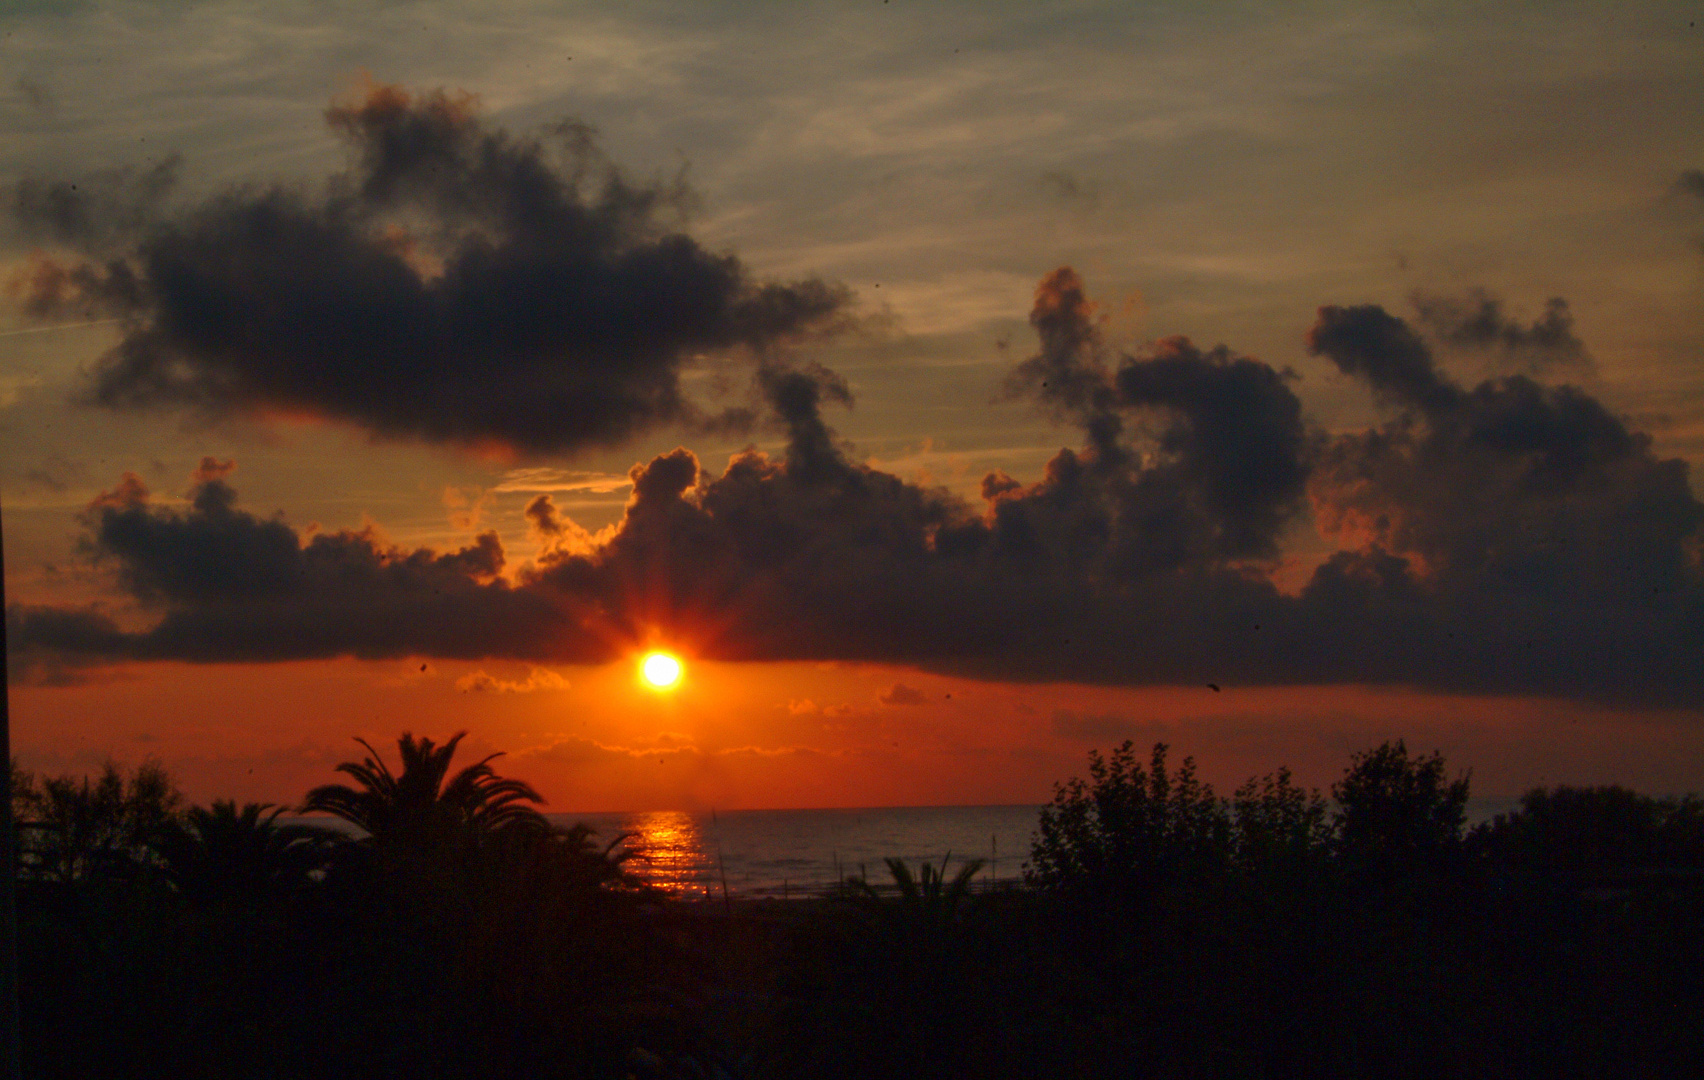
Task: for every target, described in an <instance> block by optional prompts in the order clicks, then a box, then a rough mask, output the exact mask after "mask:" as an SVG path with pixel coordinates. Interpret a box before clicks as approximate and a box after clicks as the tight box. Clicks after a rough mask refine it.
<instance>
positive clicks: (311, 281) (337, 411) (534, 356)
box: [13, 87, 849, 455]
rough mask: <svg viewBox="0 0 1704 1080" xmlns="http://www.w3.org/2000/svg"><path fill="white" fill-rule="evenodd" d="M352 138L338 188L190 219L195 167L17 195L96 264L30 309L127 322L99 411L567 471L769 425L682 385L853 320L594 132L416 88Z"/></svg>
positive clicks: (386, 93) (353, 123)
mask: <svg viewBox="0 0 1704 1080" xmlns="http://www.w3.org/2000/svg"><path fill="white" fill-rule="evenodd" d="M326 119H327V121H328V122H329V123H330V125H331V127H332V128H333V130H334V131H335V132H336V133H337V134H338V135H339V136H341V137H342V138H343V139H344V140H345V141H346V142H347V143H348V144H349V146H350V148H351V150H352V152H353V157H354V164H353V166H352V167H351V168H350V169H349V170H348V171H346V172H343V173H340V174H338V175H335V176H332V177H331V178H329V179H328V180H327V181H326V182H325V184H324V185H323V186H322V188H321V189H320V190H316V191H307V190H296V189H291V188H286V187H281V186H262V187H247V188H237V189H233V190H229V191H226V192H223V193H222V194H219V195H217V196H215V197H213V198H210V199H208V200H206V201H204V202H201V203H199V204H195V205H190V206H187V207H181V208H176V209H174V208H172V207H171V206H169V205H168V196H169V194H170V192H171V190H172V187H173V182H174V179H175V176H176V172H177V163H176V161H175V160H174V161H172V162H169V163H167V164H166V165H163V166H161V167H159V168H157V169H154V170H150V171H148V172H146V173H140V174H129V173H111V174H107V175H104V176H101V177H95V178H91V179H90V180H89V181H86V182H84V183H82V184H73V183H70V182H64V181H55V182H47V181H40V180H26V181H24V182H23V183H21V184H20V185H19V186H18V187H17V189H16V191H15V195H14V200H13V202H14V206H13V209H14V217H15V218H16V219H17V220H18V222H19V223H20V227H21V228H22V230H23V231H24V233H25V234H26V235H27V236H29V237H31V238H33V239H35V240H37V241H40V242H45V243H51V244H55V245H58V246H60V247H63V248H66V249H69V250H70V251H72V252H74V253H76V254H75V255H74V256H73V257H71V258H69V259H67V258H50V257H48V256H46V255H38V257H37V258H36V260H35V262H34V264H33V266H32V268H31V270H30V271H29V272H28V273H27V274H26V275H25V277H24V278H23V279H22V281H21V286H22V290H23V294H24V300H25V306H26V308H27V310H29V311H30V312H31V313H33V314H34V315H36V316H38V317H44V318H63V317H67V316H69V315H85V316H87V315H105V316H116V317H119V318H121V319H122V320H123V328H124V338H123V341H122V342H121V343H120V344H119V345H118V346H117V348H115V349H114V350H113V351H112V352H111V353H110V354H108V355H107V356H106V357H105V358H104V359H102V361H101V362H100V364H99V366H98V368H97V369H96V370H95V372H94V373H93V380H92V384H91V385H90V386H89V388H88V390H87V394H88V397H89V399H90V400H92V401H94V402H96V403H99V404H101V405H104V406H108V407H112V408H126V409H129V408H156V407H170V408H180V409H189V410H192V411H194V412H197V413H200V414H203V415H209V416H220V415H225V414H229V413H234V412H241V413H246V414H259V415H279V414H287V415H309V416H315V417H322V418H327V419H331V420H335V421H340V422H346V423H350V424H354V425H357V426H359V427H361V428H364V429H366V430H368V431H371V432H373V433H375V434H377V435H380V436H383V437H387V438H398V439H418V440H425V441H429V442H441V443H450V444H456V445H460V446H463V447H468V448H472V449H476V450H487V451H490V450H495V451H500V452H506V453H511V454H522V455H540V454H552V453H563V452H571V451H575V450H579V449H583V448H587V447H593V446H612V445H617V444H620V443H622V442H624V441H626V440H628V439H630V438H633V437H635V436H637V435H640V434H642V433H645V432H647V431H650V430H654V429H656V428H658V427H661V426H666V425H684V426H686V427H688V428H693V427H732V428H736V429H737V428H739V427H741V426H743V425H746V424H749V423H750V421H751V419H752V416H751V413H750V411H749V410H748V409H745V408H743V407H737V406H736V407H730V408H725V409H722V410H719V411H706V409H705V407H704V406H703V405H701V404H699V403H695V402H693V401H691V400H689V399H688V398H687V397H686V396H685V395H684V394H683V393H682V388H681V379H680V375H681V371H682V369H683V368H685V367H686V366H688V365H690V364H693V363H694V362H696V361H697V360H698V359H699V358H701V357H702V356H703V355H704V354H709V353H742V352H743V353H747V354H764V353H767V352H769V351H770V350H773V349H776V348H778V347H781V346H784V345H786V344H788V343H790V342H794V341H797V340H800V339H802V338H805V337H808V336H810V335H813V334H817V333H821V332H825V331H828V330H830V329H832V328H834V327H835V326H837V325H839V324H840V323H841V322H843V321H844V318H845V315H846V311H847V308H848V305H849V294H848V293H847V291H846V290H845V289H844V288H842V287H840V286H836V285H832V284H829V283H827V282H824V281H820V280H816V279H807V280H803V281H798V282H791V283H778V282H764V281H758V280H756V279H754V278H753V277H752V275H751V273H750V272H749V271H748V270H747V269H746V268H745V267H744V266H743V265H742V264H741V262H740V261H739V260H738V259H737V258H736V257H734V256H733V255H729V254H722V253H716V252H712V251H709V250H707V249H705V248H704V247H702V246H701V245H700V244H699V243H698V242H697V241H695V240H693V239H692V238H691V237H690V236H688V235H686V234H685V233H684V232H681V231H679V229H678V228H676V227H673V226H672V225H671V221H673V219H674V218H676V217H678V213H677V212H678V211H679V210H680V209H681V208H682V205H683V202H684V200H685V199H686V192H685V190H684V189H683V188H682V187H681V186H680V185H678V184H675V185H667V184H665V185H651V186H647V185H642V184H635V183H633V182H632V181H630V180H628V179H627V178H626V177H624V176H623V175H622V174H621V173H620V172H619V171H618V170H617V169H615V168H614V167H613V166H612V165H610V164H609V163H608V162H606V161H605V160H604V159H603V158H602V157H601V156H600V155H599V154H598V151H597V149H596V146H595V143H594V142H593V139H592V132H591V131H590V130H589V129H588V128H585V127H584V126H582V125H578V124H575V123H572V122H565V123H562V124H559V125H556V126H555V127H553V128H551V129H549V130H548V131H546V132H544V133H542V134H541V135H539V136H536V137H520V136H515V135H512V134H510V133H508V132H506V131H503V130H500V129H494V128H491V127H489V126H488V125H486V124H485V123H483V122H482V121H481V120H480V119H479V117H478V116H477V114H476V112H475V109H474V107H473V103H472V101H471V99H468V98H465V97H462V98H457V97H452V96H449V95H447V94H444V93H442V92H438V93H428V94H421V95H418V96H411V95H409V94H407V93H405V92H403V91H400V90H397V89H395V88H391V87H376V88H374V89H373V90H372V91H371V92H370V93H369V94H368V95H367V96H366V98H365V99H364V100H362V101H360V102H358V103H355V104H349V105H340V106H335V107H333V108H331V109H330V110H328V111H327V113H326Z"/></svg>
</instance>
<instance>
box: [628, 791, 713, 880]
mask: <svg viewBox="0 0 1704 1080" xmlns="http://www.w3.org/2000/svg"><path fill="white" fill-rule="evenodd" d="M626 830H627V831H628V832H629V833H631V834H632V835H631V837H630V838H629V839H628V840H627V841H626V845H625V846H626V847H627V848H628V849H629V850H632V851H636V852H638V853H639V856H638V857H637V858H634V859H632V860H631V861H630V862H629V863H628V864H627V865H628V869H629V870H630V871H631V872H632V873H633V874H635V875H636V876H638V877H639V878H641V879H642V880H644V881H646V882H649V883H650V884H652V885H655V886H657V887H658V888H660V889H664V890H666V891H668V892H672V893H677V894H686V893H689V892H690V893H697V892H699V891H701V890H702V889H703V888H704V884H699V883H707V882H708V881H709V879H710V877H711V876H712V875H713V874H714V872H715V863H714V861H713V859H712V857H711V855H710V854H709V849H708V848H707V846H706V844H705V838H704V834H703V832H702V830H700V829H699V827H698V822H697V821H695V820H694V819H693V816H692V815H691V814H689V813H686V812H685V811H682V810H655V811H651V812H649V813H644V814H638V815H635V820H633V821H631V822H629V823H627V826H626Z"/></svg>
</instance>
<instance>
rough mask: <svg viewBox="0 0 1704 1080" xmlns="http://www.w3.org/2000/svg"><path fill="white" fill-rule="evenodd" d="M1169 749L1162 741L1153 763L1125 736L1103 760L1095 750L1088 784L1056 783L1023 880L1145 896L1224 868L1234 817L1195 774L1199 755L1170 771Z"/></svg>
mask: <svg viewBox="0 0 1704 1080" xmlns="http://www.w3.org/2000/svg"><path fill="white" fill-rule="evenodd" d="M1167 749H1168V748H1167V747H1166V744H1164V743H1155V744H1154V749H1153V753H1152V755H1151V756H1150V758H1149V765H1148V767H1147V768H1143V766H1142V764H1141V763H1140V762H1139V761H1137V760H1136V751H1135V747H1134V745H1133V744H1132V743H1130V742H1128V741H1126V742H1125V743H1124V744H1123V745H1121V746H1119V747H1117V748H1116V749H1115V750H1113V752H1112V755H1111V756H1110V757H1106V758H1103V757H1102V756H1101V755H1100V754H1099V753H1098V752H1096V751H1090V753H1089V777H1090V780H1089V782H1085V781H1083V780H1081V779H1078V778H1073V779H1071V780H1068V781H1066V782H1065V783H1063V784H1060V785H1056V786H1055V788H1054V794H1053V801H1052V802H1051V803H1050V804H1048V805H1047V806H1046V807H1043V808H1042V811H1041V819H1040V821H1039V823H1038V824H1037V827H1036V835H1035V841H1034V843H1033V844H1032V845H1031V848H1030V861H1029V864H1028V865H1027V866H1026V867H1025V868H1024V880H1025V881H1026V882H1028V883H1030V884H1031V885H1039V886H1042V887H1046V888H1062V889H1069V890H1076V891H1079V892H1087V893H1097V894H1103V895H1116V896H1138V895H1141V894H1143V893H1145V892H1147V891H1149V890H1151V889H1153V888H1155V887H1156V886H1158V885H1159V884H1161V883H1163V882H1166V881H1170V880H1174V879H1178V878H1200V877H1204V876H1207V875H1210V874H1212V873H1213V872H1214V871H1216V870H1219V869H1222V868H1223V866H1224V865H1225V864H1226V863H1227V861H1228V859H1229V854H1230V843H1231V840H1230V837H1231V819H1230V815H1229V813H1228V812H1227V810H1226V808H1225V806H1224V804H1223V803H1222V802H1221V801H1220V800H1219V799H1217V798H1216V797H1215V796H1214V794H1213V789H1212V788H1211V787H1210V786H1208V785H1206V784H1204V783H1202V782H1201V781H1200V780H1198V779H1197V778H1196V776H1195V759H1193V758H1185V759H1184V761H1183V765H1182V767H1181V768H1179V769H1178V770H1177V771H1176V773H1171V772H1168V771H1167V769H1166V753H1167Z"/></svg>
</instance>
